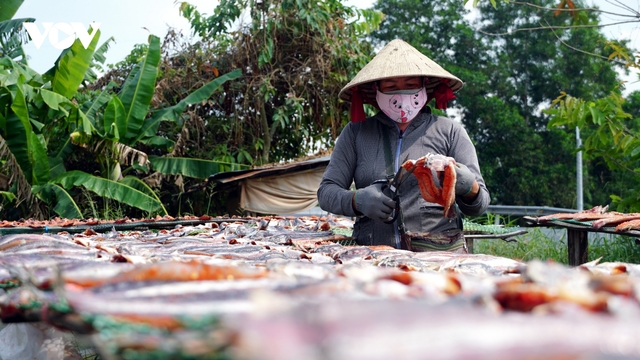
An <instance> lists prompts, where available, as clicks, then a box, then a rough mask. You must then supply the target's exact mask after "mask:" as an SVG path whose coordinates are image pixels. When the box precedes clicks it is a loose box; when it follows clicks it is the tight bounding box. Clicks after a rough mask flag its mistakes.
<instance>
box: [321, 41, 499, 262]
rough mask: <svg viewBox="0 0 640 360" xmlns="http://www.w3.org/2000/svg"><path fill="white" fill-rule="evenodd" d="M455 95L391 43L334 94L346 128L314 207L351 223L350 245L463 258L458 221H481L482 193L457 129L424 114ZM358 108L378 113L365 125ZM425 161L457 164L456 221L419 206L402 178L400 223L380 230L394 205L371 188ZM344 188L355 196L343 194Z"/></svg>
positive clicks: (415, 56)
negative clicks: (345, 108)
mask: <svg viewBox="0 0 640 360" xmlns="http://www.w3.org/2000/svg"><path fill="white" fill-rule="evenodd" d="M461 87H462V81H460V79H458V78H457V77H455V76H453V75H452V74H450V73H449V72H447V71H446V70H444V69H443V68H441V67H440V66H439V65H438V64H436V63H435V62H433V61H432V60H431V59H429V58H428V57H426V56H425V55H423V54H421V53H420V52H419V51H417V50H416V49H415V48H413V47H412V46H411V45H409V44H407V43H406V42H404V41H402V40H393V41H391V42H390V43H389V44H387V46H385V47H384V48H383V49H382V50H380V52H379V53H378V54H377V55H376V56H375V57H374V58H373V59H372V60H371V61H370V62H369V63H368V64H367V65H366V66H365V67H364V68H362V70H360V72H358V74H357V75H356V76H355V77H354V78H353V80H351V82H349V83H348V84H347V85H346V86H345V87H344V88H343V89H342V90H341V91H340V95H339V96H340V98H341V99H343V100H346V101H351V122H350V123H349V124H348V125H347V126H346V127H345V128H344V129H343V130H342V133H341V134H340V136H339V138H338V140H337V141H336V146H335V148H334V150H333V153H332V155H331V161H330V162H329V165H328V167H327V170H326V171H325V173H324V176H323V179H322V182H321V183H320V187H319V189H318V201H319V203H320V207H321V208H322V209H323V210H325V211H328V212H330V213H333V214H339V215H345V216H350V217H354V216H357V219H356V222H355V224H354V231H353V237H354V238H355V240H356V241H357V242H358V244H360V245H389V246H393V247H395V248H408V249H410V250H414V251H426V250H443V251H457V252H466V247H465V244H464V236H463V234H462V221H461V216H462V214H466V215H470V216H478V215H481V214H482V213H484V211H485V210H486V209H487V206H488V205H489V192H488V190H487V188H486V186H485V183H484V180H483V178H482V175H481V173H480V167H479V164H478V158H477V155H476V151H475V147H474V145H473V144H472V143H471V140H470V138H469V136H468V134H467V133H466V131H465V130H464V128H463V127H462V126H461V125H460V124H459V123H457V122H454V121H452V120H450V119H448V118H445V117H437V116H434V115H432V114H431V113H430V111H429V110H430V109H429V107H428V106H426V104H427V103H428V102H429V101H430V100H431V99H434V98H435V100H436V107H438V108H440V109H446V105H447V102H448V101H449V100H452V99H454V98H455V96H453V91H457V90H458V89H460V88H461ZM363 102H367V103H369V104H371V105H373V106H375V107H376V108H378V109H379V110H380V111H379V112H378V113H377V114H376V115H375V116H373V117H370V118H367V119H365V115H364V110H363V108H362V103H363ZM428 153H431V154H441V155H445V156H448V157H452V158H454V159H455V161H456V163H457V164H456V174H457V176H456V178H457V182H456V208H457V216H455V217H453V218H448V217H444V215H443V207H442V206H440V205H438V204H434V203H429V202H427V201H426V200H424V199H423V197H422V195H421V193H420V191H419V186H418V180H417V179H416V177H415V176H408V177H407V178H406V180H404V181H403V182H402V184H401V185H400V187H399V189H398V195H399V199H400V209H401V213H400V216H398V219H397V220H396V221H395V222H394V223H385V221H386V220H388V218H389V217H390V216H391V215H392V214H393V211H394V209H395V205H396V204H395V201H393V200H392V199H390V198H389V197H387V196H386V195H384V194H383V192H382V191H383V187H384V186H385V184H383V183H381V182H379V181H378V182H376V180H379V179H388V178H389V177H390V176H392V175H393V174H395V173H396V172H397V171H398V169H399V168H400V165H401V164H402V162H403V161H404V160H407V159H414V160H415V159H418V158H420V157H422V156H424V155H426V154H428ZM374 182H376V183H374ZM352 183H355V188H356V189H357V190H352V189H350V187H351V185H352ZM416 235H419V236H416ZM409 240H410V241H409Z"/></svg>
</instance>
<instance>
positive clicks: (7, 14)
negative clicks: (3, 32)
mask: <svg viewBox="0 0 640 360" xmlns="http://www.w3.org/2000/svg"><path fill="white" fill-rule="evenodd" d="M23 2H24V0H2V3H1V4H0V21H5V20H9V19H12V18H13V16H14V15H15V14H16V13H17V12H18V9H19V8H20V6H21V5H22V3H23ZM32 21H33V20H32Z"/></svg>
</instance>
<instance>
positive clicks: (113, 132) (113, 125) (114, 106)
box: [104, 96, 127, 141]
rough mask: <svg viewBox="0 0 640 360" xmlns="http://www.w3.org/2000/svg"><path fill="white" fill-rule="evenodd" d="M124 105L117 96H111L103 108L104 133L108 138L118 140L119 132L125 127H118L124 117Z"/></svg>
mask: <svg viewBox="0 0 640 360" xmlns="http://www.w3.org/2000/svg"><path fill="white" fill-rule="evenodd" d="M124 116H125V115H124V105H122V102H121V101H120V99H119V98H117V97H115V96H114V97H112V98H111V100H109V103H108V104H107V108H106V109H105V110H104V134H105V136H106V137H107V138H109V139H114V140H116V141H117V140H119V139H120V136H121V135H120V134H124V133H125V132H126V131H127V129H126V128H118V124H122V119H123V118H124Z"/></svg>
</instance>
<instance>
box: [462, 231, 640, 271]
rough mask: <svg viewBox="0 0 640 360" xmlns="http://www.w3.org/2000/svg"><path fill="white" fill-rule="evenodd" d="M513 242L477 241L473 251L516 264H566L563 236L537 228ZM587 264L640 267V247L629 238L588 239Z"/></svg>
mask: <svg viewBox="0 0 640 360" xmlns="http://www.w3.org/2000/svg"><path fill="white" fill-rule="evenodd" d="M516 239H517V241H516V242H505V241H503V240H496V239H476V240H474V242H473V250H474V253H476V254H489V255H495V256H502V257H507V258H510V259H515V260H519V261H524V262H527V261H531V260H542V261H554V262H557V263H560V264H565V265H567V264H568V262H569V258H568V252H567V251H568V250H567V240H566V238H565V237H564V236H563V235H562V236H560V238H559V239H555V238H553V237H551V236H548V235H546V234H545V233H544V232H542V230H541V229H539V228H533V229H531V230H530V231H529V233H527V234H525V235H519V236H518V237H517V238H516ZM588 243H589V250H588V259H587V260H588V261H594V260H598V259H599V261H600V262H625V263H631V264H640V246H638V245H637V244H636V243H635V239H634V238H631V237H628V236H618V235H616V236H609V235H606V234H602V236H597V237H593V238H591V239H589V241H588Z"/></svg>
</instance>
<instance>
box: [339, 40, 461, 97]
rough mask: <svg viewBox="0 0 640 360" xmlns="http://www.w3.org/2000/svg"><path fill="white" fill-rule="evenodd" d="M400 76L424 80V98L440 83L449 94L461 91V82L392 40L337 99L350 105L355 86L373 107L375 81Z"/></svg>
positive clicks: (412, 48)
mask: <svg viewBox="0 0 640 360" xmlns="http://www.w3.org/2000/svg"><path fill="white" fill-rule="evenodd" d="M400 76H425V77H426V78H427V79H428V80H429V81H428V83H427V84H426V88H427V94H430V93H431V92H432V91H433V89H434V88H435V87H436V86H438V85H439V84H440V83H441V79H442V80H443V81H445V82H446V81H448V84H447V85H449V87H450V88H451V90H452V91H454V92H455V91H458V90H460V88H462V85H463V84H462V81H461V80H460V79H458V78H457V77H455V76H453V75H452V74H451V73H449V72H448V71H447V70H445V69H443V68H442V67H441V66H440V65H438V64H436V63H435V62H434V61H433V60H431V59H429V58H428V57H427V56H425V55H423V54H422V53H421V52H419V51H418V50H416V48H414V47H413V46H411V45H409V44H407V43H406V42H404V41H402V40H400V39H395V40H393V41H391V42H389V43H388V44H387V45H386V46H385V47H384V48H382V50H380V52H378V54H377V55H376V56H375V57H374V58H373V59H371V61H370V62H369V63H368V64H367V65H365V67H363V68H362V70H360V72H358V74H357V75H356V76H355V77H354V78H353V80H351V81H350V82H349V83H348V84H347V85H346V86H345V87H344V88H342V90H340V94H339V95H338V96H339V97H340V98H341V99H342V100H346V101H351V95H352V93H353V87H354V86H357V87H358V90H360V92H361V94H362V95H363V100H364V102H368V103H370V104H375V101H376V92H375V90H374V89H373V83H374V82H375V81H378V80H382V79H387V78H393V77H400Z"/></svg>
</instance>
